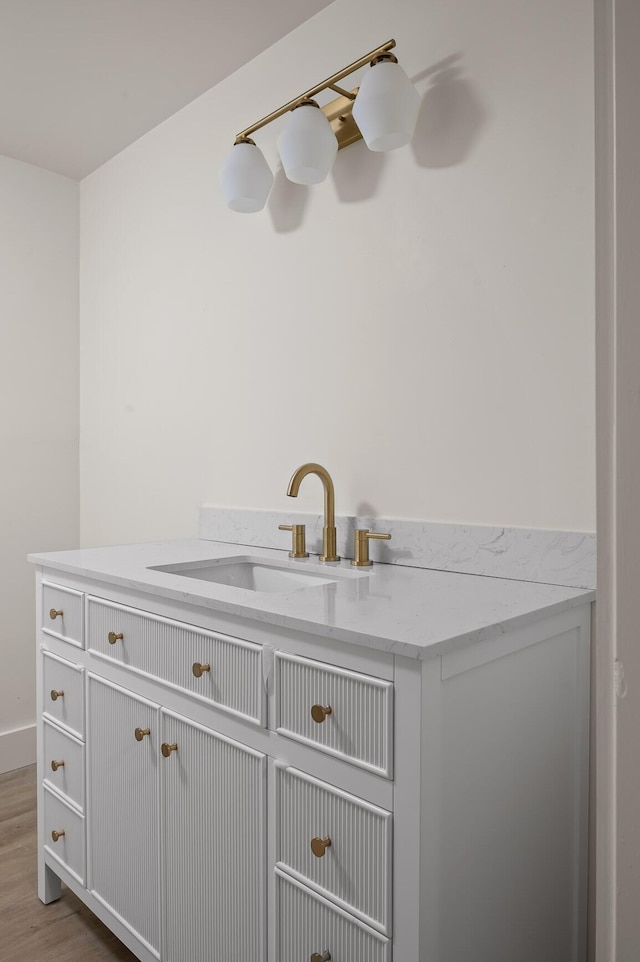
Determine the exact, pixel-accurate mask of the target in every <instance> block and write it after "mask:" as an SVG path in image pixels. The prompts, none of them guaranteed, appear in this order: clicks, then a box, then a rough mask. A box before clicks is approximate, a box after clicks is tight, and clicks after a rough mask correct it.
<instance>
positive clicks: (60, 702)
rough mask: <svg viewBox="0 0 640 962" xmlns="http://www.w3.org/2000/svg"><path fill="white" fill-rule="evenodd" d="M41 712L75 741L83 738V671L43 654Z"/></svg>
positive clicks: (56, 657)
mask: <svg viewBox="0 0 640 962" xmlns="http://www.w3.org/2000/svg"><path fill="white" fill-rule="evenodd" d="M42 664H43V671H42V677H43V692H42V711H43V713H44V715H45V716H49V718H52V719H53V721H55V722H57V723H58V725H61V726H62V727H63V728H67V729H68V730H69V731H70V732H72V733H73V734H74V735H77V737H78V738H83V737H84V684H83V678H82V669H81V668H78V666H77V665H72V664H71V662H69V661H65V659H64V658H58V656H57V655H53V654H51V652H49V651H43V652H42Z"/></svg>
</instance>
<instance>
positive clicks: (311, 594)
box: [29, 539, 595, 658]
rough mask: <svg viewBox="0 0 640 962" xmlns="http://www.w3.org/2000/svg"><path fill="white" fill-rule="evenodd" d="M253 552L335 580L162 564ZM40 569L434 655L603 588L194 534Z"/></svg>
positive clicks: (54, 559) (38, 560) (59, 554)
mask: <svg viewBox="0 0 640 962" xmlns="http://www.w3.org/2000/svg"><path fill="white" fill-rule="evenodd" d="M224 558H229V559H234V560H236V561H237V560H238V559H239V558H250V559H254V560H256V561H265V562H271V563H272V564H273V563H274V562H276V563H277V564H278V565H280V566H284V567H287V568H291V570H293V571H298V572H308V573H313V572H316V573H319V574H322V575H323V576H324V577H333V578H335V579H336V581H335V583H331V584H326V583H321V584H317V585H313V586H311V587H304V588H299V589H297V590H293V591H286V592H263V591H251V590H248V589H246V588H237V587H231V586H230V585H222V584H216V583H214V582H209V581H202V580H197V579H195V578H193V577H186V576H185V575H182V574H176V573H169V572H165V571H157V570H153V569H154V568H155V567H156V566H158V565H163V566H166V565H175V564H181V563H189V562H194V563H197V562H203V561H209V560H212V561H216V560H217V561H219V560H220V559H224ZM29 560H30V561H32V562H33V563H34V564H37V565H41V566H42V567H45V568H48V569H53V570H55V571H59V572H66V573H68V574H70V575H74V576H78V577H86V578H90V579H93V580H97V581H102V582H106V583H107V584H110V585H119V586H122V587H125V588H130V589H133V590H135V591H141V592H144V593H146V594H149V595H156V596H158V597H163V598H168V599H172V600H175V601H180V602H187V603H189V604H192V605H200V606H202V607H204V608H207V609H210V610H211V611H220V612H226V613H228V614H233V615H238V616H241V617H244V618H249V619H254V620H257V621H260V622H263V623H266V624H270V625H273V626H275V627H283V628H291V629H294V630H300V631H307V632H313V633H315V634H316V635H321V636H323V637H328V638H333V639H336V640H340V641H345V642H349V643H351V644H357V645H364V646H366V647H369V648H375V649H378V650H380V651H389V652H392V653H394V654H401V655H405V656H408V657H412V658H429V657H432V656H433V655H439V654H443V653H444V652H446V651H452V650H454V649H458V648H462V647H465V646H468V645H471V644H473V643H474V642H478V641H482V640H483V639H485V638H489V637H492V636H495V635H496V633H500V632H504V631H505V630H510V629H514V628H520V627H523V626H525V625H527V624H531V623H532V622H534V621H536V620H537V619H538V618H539V617H540V616H541V615H542V614H544V615H550V614H557V613H559V612H561V611H564V610H567V609H569V608H575V607H577V606H579V605H582V604H585V603H588V602H590V601H593V600H594V599H595V591H593V590H589V589H584V588H568V587H563V586H558V585H549V584H537V583H533V582H527V581H513V580H508V579H503V578H493V577H486V576H481V575H467V574H458V573H453V572H448V571H435V570H432V569H426V568H415V567H404V566H402V565H398V564H374V566H373V567H371V568H359V569H358V568H354V567H353V566H352V565H351V564H350V563H349V561H347V560H343V561H341V562H337V563H336V564H324V565H321V564H319V562H318V559H317V557H311V558H308V559H300V560H291V559H289V557H288V553H287V552H286V551H280V550H277V549H275V548H259V547H253V546H251V547H247V546H243V545H235V544H226V543H222V542H217V541H205V540H201V539H188V540H180V541H166V542H155V543H149V544H132V545H118V546H115V547H107V548H80V549H77V550H73V551H55V552H48V553H45V554H31V555H29Z"/></svg>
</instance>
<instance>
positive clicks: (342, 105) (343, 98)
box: [235, 40, 396, 148]
mask: <svg viewBox="0 0 640 962" xmlns="http://www.w3.org/2000/svg"><path fill="white" fill-rule="evenodd" d="M395 45H396V42H395V40H387V42H386V43H383V44H381V45H380V46H379V47H376V48H375V50H372V51H371V52H370V53H367V54H365V55H364V57H360V59H359V60H356V61H354V63H352V64H349V66H348V67H344V68H343V69H342V70H338V72H337V73H334V74H332V75H331V76H330V77H327V79H326V80H323V81H322V82H321V83H319V84H316V85H315V87H311V88H310V89H309V90H305V92H304V93H302V94H299V95H298V96H297V97H294V99H293V100H290V101H289V102H288V103H286V104H284V105H283V106H282V107H279V108H278V110H274V111H273V112H272V113H270V114H267V116H266V117H263V118H262V120H258V121H257V122H256V123H255V124H252V125H251V126H250V127H247V128H246V129H245V130H241V131H240V133H239V134H238V135H237V136H236V139H235V143H236V144H239V143H242V141H243V140H247V138H249V137H250V136H251V134H253V133H255V131H256V130H260V128H261V127H266V125H267V124H270V123H271V121H272V120H276V119H277V118H278V117H282V115H283V114H286V113H287V112H288V111H289V110H292V109H293V108H294V107H295V106H296V104H299V103H300V101H301V100H306V99H308V98H311V97H315V95H316V94H319V93H321V92H322V91H323V90H334V91H335V92H336V93H338V94H340V96H339V98H338V99H337V100H333V101H332V102H331V103H329V104H327V105H326V106H325V107H323V108H322V110H323V112H324V113H325V114H326V116H327V118H328V120H329V123H330V124H331V127H332V129H333V132H334V133H335V135H336V137H337V139H338V148H340V147H346V146H348V144H353V143H354V142H355V141H356V140H360V138H361V137H362V134H361V133H360V131H359V130H358V127H357V125H356V122H355V120H353V118H352V116H351V108H352V107H353V101H354V100H355V98H356V93H357V92H358V88H357V87H356V89H355V90H352V91H349V90H343V89H342V87H338V86H337V84H338V82H339V81H340V80H342V79H343V78H344V77H347V76H348V75H349V74H350V73H354V72H355V71H356V70H359V69H360V67H364V66H365V65H366V64H368V63H371V61H372V60H375V59H376V57H380V56H382V55H384V54H385V53H387V52H388V51H389V50H392V49H393V48H394V47H395Z"/></svg>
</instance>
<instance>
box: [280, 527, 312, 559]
mask: <svg viewBox="0 0 640 962" xmlns="http://www.w3.org/2000/svg"><path fill="white" fill-rule="evenodd" d="M304 527H305V526H304V525H303V524H279V525H278V530H279V531H290V532H291V551H290V552H289V557H290V558H308V557H309V552H308V551H307V545H306V542H305V532H304Z"/></svg>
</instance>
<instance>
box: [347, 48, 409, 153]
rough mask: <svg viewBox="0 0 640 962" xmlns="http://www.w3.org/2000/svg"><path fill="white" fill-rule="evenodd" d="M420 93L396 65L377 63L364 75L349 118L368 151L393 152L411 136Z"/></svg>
mask: <svg viewBox="0 0 640 962" xmlns="http://www.w3.org/2000/svg"><path fill="white" fill-rule="evenodd" d="M419 109H420V94H419V93H418V91H417V90H416V88H415V87H414V86H413V84H412V83H411V81H410V80H409V78H408V77H407V75H406V73H405V72H404V70H403V69H402V67H401V66H400V64H398V63H394V62H393V61H392V60H381V61H380V63H377V64H375V65H374V66H373V67H371V68H370V69H369V70H368V71H367V72H366V74H365V75H364V78H363V81H362V83H361V84H360V90H359V91H358V94H357V96H356V99H355V102H354V104H353V119H354V120H355V122H356V123H357V125H358V127H359V128H360V132H361V134H362V136H363V138H364V141H365V143H366V145H367V147H368V148H369V150H395V149H396V147H404V145H405V144H408V143H409V141H410V140H411V138H412V137H413V131H414V129H415V126H416V121H417V119H418V110H419Z"/></svg>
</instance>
